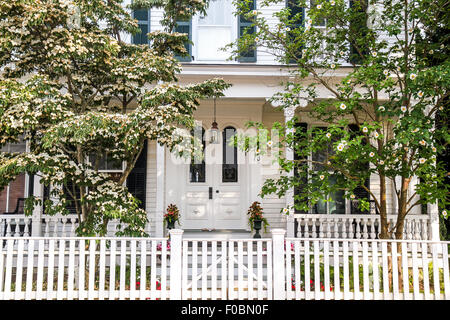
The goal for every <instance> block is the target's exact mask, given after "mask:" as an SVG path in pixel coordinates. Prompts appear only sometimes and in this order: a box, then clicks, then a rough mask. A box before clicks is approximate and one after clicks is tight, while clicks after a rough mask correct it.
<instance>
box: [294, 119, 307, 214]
mask: <svg viewBox="0 0 450 320" xmlns="http://www.w3.org/2000/svg"><path fill="white" fill-rule="evenodd" d="M307 130H308V124H307V123H304V122H300V123H297V124H296V125H295V132H298V133H302V134H305V133H306V131H307ZM304 158H305V157H303V156H299V155H298V153H297V152H295V151H294V160H301V159H304ZM305 167H306V166H304V167H303V169H304V168H305ZM294 177H295V178H297V179H298V177H299V176H298V168H297V166H295V167H294ZM297 179H296V180H297ZM307 179H308V178H307V177H306V176H304V177H302V183H301V184H300V186H296V187H294V199H295V196H297V195H299V194H302V193H304V191H303V187H302V186H304V185H306V184H307V183H308V181H307ZM294 203H295V204H297V203H298V200H297V199H295V200H294ZM295 213H308V212H307V211H300V210H298V209H295Z"/></svg>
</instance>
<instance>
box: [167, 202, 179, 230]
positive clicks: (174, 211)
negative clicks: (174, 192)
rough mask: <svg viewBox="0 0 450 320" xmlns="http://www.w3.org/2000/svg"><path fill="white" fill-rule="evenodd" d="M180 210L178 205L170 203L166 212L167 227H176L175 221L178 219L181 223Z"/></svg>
mask: <svg viewBox="0 0 450 320" xmlns="http://www.w3.org/2000/svg"><path fill="white" fill-rule="evenodd" d="M179 220H180V211H179V210H178V207H177V206H176V205H174V204H169V206H168V207H167V210H166V214H164V223H166V224H167V229H169V230H170V229H173V228H174V227H175V222H176V221H178V224H180V221H179Z"/></svg>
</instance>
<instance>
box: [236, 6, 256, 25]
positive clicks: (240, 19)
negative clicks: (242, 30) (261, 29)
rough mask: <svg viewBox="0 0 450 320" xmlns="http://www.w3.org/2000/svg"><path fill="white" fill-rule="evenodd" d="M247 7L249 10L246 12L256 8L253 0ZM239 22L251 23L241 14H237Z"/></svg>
mask: <svg viewBox="0 0 450 320" xmlns="http://www.w3.org/2000/svg"><path fill="white" fill-rule="evenodd" d="M248 8H249V10H248V11H247V12H250V11H252V10H254V9H255V8H256V6H255V0H253V1H252V2H251V3H249V5H248ZM239 22H240V23H251V21H250V20H248V19H246V18H245V17H244V16H243V15H239Z"/></svg>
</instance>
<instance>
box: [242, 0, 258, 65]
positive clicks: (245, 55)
mask: <svg viewBox="0 0 450 320" xmlns="http://www.w3.org/2000/svg"><path fill="white" fill-rule="evenodd" d="M255 9H256V1H255V0H253V1H252V2H251V3H250V6H249V12H250V11H252V10H255ZM238 32H239V38H241V37H242V36H244V34H253V33H255V26H252V22H251V21H250V20H247V19H245V17H244V16H242V15H240V16H239V18H238ZM238 61H239V62H256V49H253V50H252V49H249V50H247V51H245V52H241V53H240V56H239V58H238Z"/></svg>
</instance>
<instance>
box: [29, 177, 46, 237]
mask: <svg viewBox="0 0 450 320" xmlns="http://www.w3.org/2000/svg"><path fill="white" fill-rule="evenodd" d="M38 174H39V173H38ZM38 174H35V175H34V178H33V196H35V197H36V198H38V199H41V200H42V202H43V201H44V186H43V185H42V184H41V183H40V181H39V177H38ZM42 210H43V206H42V205H36V206H35V207H34V209H33V214H32V216H31V236H32V237H40V236H41V220H42Z"/></svg>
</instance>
